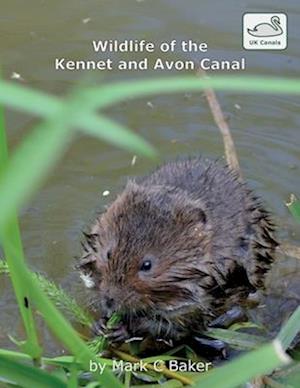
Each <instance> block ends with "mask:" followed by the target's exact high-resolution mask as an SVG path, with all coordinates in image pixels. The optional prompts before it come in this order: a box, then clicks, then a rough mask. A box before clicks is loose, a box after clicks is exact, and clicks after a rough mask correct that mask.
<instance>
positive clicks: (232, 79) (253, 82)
mask: <svg viewBox="0 0 300 388" xmlns="http://www.w3.org/2000/svg"><path fill="white" fill-rule="evenodd" d="M0 87H1V85H0ZM207 88H213V89H214V90H224V91H236V92H239V93H240V92H242V93H252V92H254V93H263V94H274V93H278V94H283V93H288V94H300V80H299V79H288V78H271V77H269V78H266V77H255V76H243V77H238V76H214V77H212V78H200V77H196V76H183V77H182V76H181V77H168V78H156V79H146V80H141V81H124V82H118V83H115V84H109V85H105V86H101V87H93V88H90V89H89V90H87V91H86V92H85V101H86V102H87V103H89V104H90V107H93V108H94V109H96V108H100V109H103V108H105V107H108V106H110V105H112V104H116V103H119V102H121V101H127V100H128V99H133V98H137V97H146V96H151V95H155V94H161V93H174V92H187V91H189V92H192V91H195V92H196V91H201V90H204V89H207Z"/></svg>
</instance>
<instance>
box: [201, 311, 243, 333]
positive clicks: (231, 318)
mask: <svg viewBox="0 0 300 388" xmlns="http://www.w3.org/2000/svg"><path fill="white" fill-rule="evenodd" d="M246 321H248V317H247V314H246V312H245V310H244V309H243V308H242V307H240V306H234V307H232V308H231V309H230V310H228V311H226V312H225V313H224V314H222V315H220V316H219V317H217V318H216V319H214V320H213V321H211V322H210V323H209V325H208V326H209V327H220V328H224V329H228V328H229V327H230V326H231V325H233V324H234V323H241V322H246Z"/></svg>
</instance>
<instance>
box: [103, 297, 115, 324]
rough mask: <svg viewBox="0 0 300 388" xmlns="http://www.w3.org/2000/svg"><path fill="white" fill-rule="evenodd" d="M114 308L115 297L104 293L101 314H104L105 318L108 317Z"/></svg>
mask: <svg viewBox="0 0 300 388" xmlns="http://www.w3.org/2000/svg"><path fill="white" fill-rule="evenodd" d="M115 308H116V302H115V299H114V298H112V297H111V296H109V295H105V296H104V298H103V303H102V314H103V315H105V317H106V318H110V317H111V315H112V313H113V312H114V311H115Z"/></svg>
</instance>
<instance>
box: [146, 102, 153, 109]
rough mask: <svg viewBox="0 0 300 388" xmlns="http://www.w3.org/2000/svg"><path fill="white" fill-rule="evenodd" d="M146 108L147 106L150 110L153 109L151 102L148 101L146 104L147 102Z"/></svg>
mask: <svg viewBox="0 0 300 388" xmlns="http://www.w3.org/2000/svg"><path fill="white" fill-rule="evenodd" d="M147 106H148V107H149V108H151V109H153V108H154V105H153V104H152V102H151V101H148V102H147Z"/></svg>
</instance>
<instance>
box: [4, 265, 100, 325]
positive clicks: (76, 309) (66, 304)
mask: <svg viewBox="0 0 300 388" xmlns="http://www.w3.org/2000/svg"><path fill="white" fill-rule="evenodd" d="M2 274H7V275H9V268H8V265H7V263H6V262H5V261H4V260H0V275H2ZM32 275H33V276H34V277H35V278H36V280H37V281H38V283H39V287H40V288H41V289H42V290H43V291H44V292H45V294H46V295H47V296H48V297H49V299H50V300H51V301H52V302H53V303H54V305H55V306H56V307H57V308H59V309H60V310H63V311H64V313H65V314H68V315H69V316H70V317H71V318H72V319H74V320H75V321H76V322H78V323H80V324H81V325H83V326H87V327H91V326H92V323H93V318H92V317H91V316H90V314H89V313H88V312H87V311H84V310H83V309H82V308H81V307H80V306H79V305H78V304H77V302H76V301H75V299H74V298H72V297H71V296H70V295H68V294H67V293H66V292H65V291H64V290H63V289H62V288H61V287H59V286H57V285H56V284H54V283H53V282H52V281H50V280H49V279H47V278H45V277H44V276H42V275H40V274H37V273H32Z"/></svg>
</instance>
